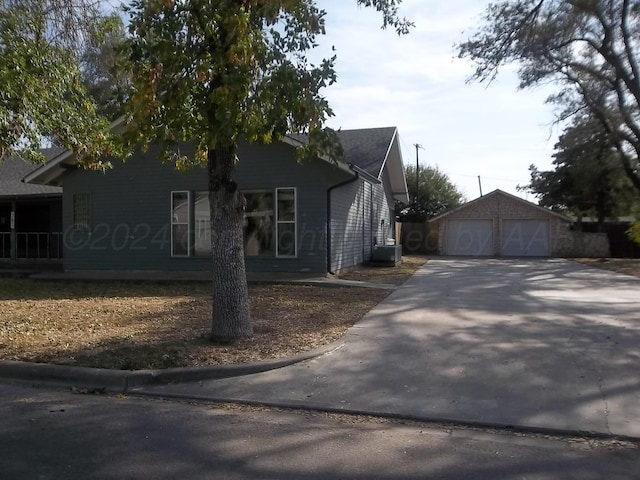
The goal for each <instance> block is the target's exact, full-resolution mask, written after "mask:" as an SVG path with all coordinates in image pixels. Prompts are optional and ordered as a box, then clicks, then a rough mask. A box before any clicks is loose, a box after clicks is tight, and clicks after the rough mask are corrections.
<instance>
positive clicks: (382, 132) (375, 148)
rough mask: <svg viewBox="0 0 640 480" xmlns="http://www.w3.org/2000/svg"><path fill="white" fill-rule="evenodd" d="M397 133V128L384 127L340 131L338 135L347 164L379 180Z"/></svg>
mask: <svg viewBox="0 0 640 480" xmlns="http://www.w3.org/2000/svg"><path fill="white" fill-rule="evenodd" d="M396 132H397V129H396V127H383V128H363V129H358V130H340V131H338V132H337V133H338V138H339V139H340V143H342V148H344V152H345V157H346V160H347V162H349V163H352V164H354V165H357V166H358V167H360V168H361V169H363V170H364V171H365V172H367V173H368V174H369V175H372V176H374V177H376V178H379V177H380V174H381V172H382V168H383V167H384V163H385V160H386V159H387V154H388V153H389V149H390V148H391V145H392V143H393V139H394V137H395V135H396Z"/></svg>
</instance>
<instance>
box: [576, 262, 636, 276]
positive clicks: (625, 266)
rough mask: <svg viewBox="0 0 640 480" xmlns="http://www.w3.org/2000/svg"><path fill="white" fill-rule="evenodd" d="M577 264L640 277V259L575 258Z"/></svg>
mask: <svg viewBox="0 0 640 480" xmlns="http://www.w3.org/2000/svg"><path fill="white" fill-rule="evenodd" d="M574 260H575V261H576V262H578V263H582V264H584V265H589V266H591V267H597V268H602V269H603V270H611V271H612V272H617V273H623V274H625V275H632V276H634V277H640V258H575V259H574Z"/></svg>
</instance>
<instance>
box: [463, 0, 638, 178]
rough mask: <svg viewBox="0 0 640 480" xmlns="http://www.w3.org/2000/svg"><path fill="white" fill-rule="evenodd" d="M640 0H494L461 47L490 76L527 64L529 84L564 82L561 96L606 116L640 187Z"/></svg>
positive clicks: (524, 77)
mask: <svg viewBox="0 0 640 480" xmlns="http://www.w3.org/2000/svg"><path fill="white" fill-rule="evenodd" d="M639 39H640V4H639V2H638V1H637V0H597V1H596V0H509V1H501V2H497V3H495V4H491V5H489V7H487V10H486V11H485V16H484V19H483V22H482V24H481V26H480V27H479V28H478V30H477V31H476V32H475V33H474V34H473V35H472V36H471V37H470V39H469V40H467V41H466V42H464V43H462V44H460V45H458V54H459V56H460V57H464V58H469V59H471V60H472V61H473V62H474V63H475V66H476V70H475V73H474V74H473V77H472V78H473V79H475V80H479V81H487V80H488V81H490V80H492V79H494V78H495V76H496V74H497V72H498V70H499V69H500V67H502V66H503V65H505V64H508V63H512V62H515V63H517V64H519V65H520V70H519V77H520V81H521V83H520V86H521V87H522V88H526V87H531V86H534V85H538V84H541V83H551V82H556V83H557V84H558V85H560V86H561V91H560V92H559V94H558V97H556V98H555V99H554V100H558V99H560V100H561V101H562V102H563V104H564V105H566V100H567V99H569V100H570V108H568V109H566V110H565V111H564V112H563V116H567V115H570V114H572V113H574V112H576V111H581V110H585V109H586V110H587V111H589V113H590V115H591V116H592V117H594V118H596V119H597V120H598V121H600V122H601V123H602V125H603V128H604V129H605V130H606V131H607V133H608V134H609V135H610V137H611V140H612V142H613V143H614V145H615V146H616V149H617V150H618V153H619V159H620V161H621V164H622V166H623V168H624V170H625V173H626V174H627V176H628V177H629V179H630V180H631V182H632V183H633V185H634V186H635V187H636V188H637V189H638V190H640V169H639V164H638V157H639V156H640V63H639V59H638V49H639V48H640V44H639Z"/></svg>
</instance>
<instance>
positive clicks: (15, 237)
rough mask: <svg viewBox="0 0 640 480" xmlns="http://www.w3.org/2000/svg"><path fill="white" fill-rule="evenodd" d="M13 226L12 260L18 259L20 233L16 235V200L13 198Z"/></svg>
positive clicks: (11, 222)
mask: <svg viewBox="0 0 640 480" xmlns="http://www.w3.org/2000/svg"><path fill="white" fill-rule="evenodd" d="M9 226H10V227H11V241H10V244H11V253H10V255H9V256H10V257H11V260H12V261H14V262H15V261H16V260H17V259H18V235H16V201H15V200H13V201H12V202H11V220H10V225H9Z"/></svg>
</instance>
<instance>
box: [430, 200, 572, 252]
mask: <svg viewBox="0 0 640 480" xmlns="http://www.w3.org/2000/svg"><path fill="white" fill-rule="evenodd" d="M570 223H571V220H570V219H569V218H568V217H565V216H564V215H560V214H558V213H555V212H552V211H551V210H548V209H546V208H542V207H540V206H538V205H535V204H533V203H531V202H527V201H526V200H522V199H521V198H518V197H516V196H514V195H510V194H508V193H506V192H503V191H502V190H495V191H493V192H491V193H489V194H487V195H485V196H483V197H480V198H477V199H475V200H472V201H471V202H468V203H465V204H464V205H462V206H460V207H458V208H456V209H455V210H452V211H450V212H447V213H444V214H442V215H440V216H438V217H436V218H434V219H433V220H431V222H430V227H431V228H436V229H437V231H438V244H439V250H440V254H442V255H466V256H474V257H491V256H503V257H548V256H559V255H561V252H560V251H559V247H558V248H556V246H557V245H558V237H559V236H560V235H561V234H562V232H567V231H568V226H569V224H570Z"/></svg>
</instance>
